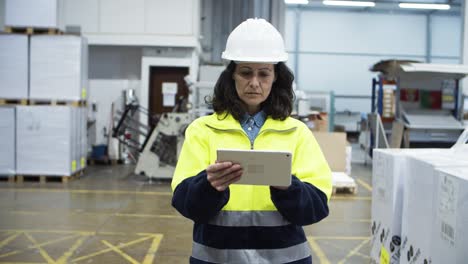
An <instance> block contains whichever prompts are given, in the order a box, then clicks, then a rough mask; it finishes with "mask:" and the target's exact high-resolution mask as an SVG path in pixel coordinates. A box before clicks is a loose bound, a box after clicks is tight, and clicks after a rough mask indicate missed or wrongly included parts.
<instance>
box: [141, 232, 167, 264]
mask: <svg viewBox="0 0 468 264" xmlns="http://www.w3.org/2000/svg"><path fill="white" fill-rule="evenodd" d="M162 238H163V235H155V236H154V239H153V242H151V246H150V248H149V249H148V252H147V253H146V256H145V259H144V260H143V262H142V264H152V263H153V260H154V255H156V252H157V251H158V248H159V244H161V240H162Z"/></svg>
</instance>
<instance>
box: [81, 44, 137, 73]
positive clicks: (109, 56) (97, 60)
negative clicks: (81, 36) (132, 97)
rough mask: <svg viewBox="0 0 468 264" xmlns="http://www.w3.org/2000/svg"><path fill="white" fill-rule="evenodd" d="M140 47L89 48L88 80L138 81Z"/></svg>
mask: <svg viewBox="0 0 468 264" xmlns="http://www.w3.org/2000/svg"><path fill="white" fill-rule="evenodd" d="M141 56H142V48H141V47H121V46H90V48H89V78H90V79H140V69H141Z"/></svg>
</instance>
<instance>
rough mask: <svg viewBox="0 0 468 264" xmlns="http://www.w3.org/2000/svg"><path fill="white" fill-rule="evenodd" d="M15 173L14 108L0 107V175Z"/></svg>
mask: <svg viewBox="0 0 468 264" xmlns="http://www.w3.org/2000/svg"><path fill="white" fill-rule="evenodd" d="M13 174H15V108H14V107H0V175H13Z"/></svg>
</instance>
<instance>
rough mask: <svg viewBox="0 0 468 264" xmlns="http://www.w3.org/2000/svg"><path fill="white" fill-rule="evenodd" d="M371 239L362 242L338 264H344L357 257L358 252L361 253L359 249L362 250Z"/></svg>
mask: <svg viewBox="0 0 468 264" xmlns="http://www.w3.org/2000/svg"><path fill="white" fill-rule="evenodd" d="M369 241H370V239H366V240H364V241H362V242H361V243H359V245H358V246H357V247H355V248H353V249H352V250H351V251H350V252H349V253H348V255H346V257H344V258H343V259H342V260H340V261H338V264H344V263H345V261H346V260H347V259H348V258H350V257H351V256H353V255H355V254H356V252H358V251H359V249H361V248H362V246H364V245H365V244H366V243H369Z"/></svg>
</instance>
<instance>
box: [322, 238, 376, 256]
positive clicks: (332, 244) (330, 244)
mask: <svg viewBox="0 0 468 264" xmlns="http://www.w3.org/2000/svg"><path fill="white" fill-rule="evenodd" d="M323 244H324V246H325V245H326V246H327V247H330V248H335V249H337V250H340V251H347V250H346V249H344V248H342V247H338V246H336V244H335V243H332V242H331V241H323ZM354 255H356V256H360V257H362V258H365V259H370V256H369V255H364V254H362V253H360V252H356V254H354Z"/></svg>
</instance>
